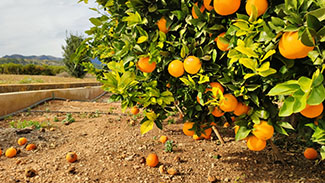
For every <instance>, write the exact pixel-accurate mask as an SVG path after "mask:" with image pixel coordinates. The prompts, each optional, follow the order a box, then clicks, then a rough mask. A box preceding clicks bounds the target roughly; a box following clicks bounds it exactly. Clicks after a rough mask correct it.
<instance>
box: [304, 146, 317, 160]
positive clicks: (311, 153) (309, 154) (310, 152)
mask: <svg viewBox="0 0 325 183" xmlns="http://www.w3.org/2000/svg"><path fill="white" fill-rule="evenodd" d="M304 156H305V158H307V159H310V160H314V159H316V158H317V156H318V153H317V151H316V150H315V149H314V148H307V149H306V150H305V152H304Z"/></svg>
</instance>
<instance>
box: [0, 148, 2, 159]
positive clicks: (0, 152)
mask: <svg viewBox="0 0 325 183" xmlns="http://www.w3.org/2000/svg"><path fill="white" fill-rule="evenodd" d="M1 156H2V150H1V149H0V157H1Z"/></svg>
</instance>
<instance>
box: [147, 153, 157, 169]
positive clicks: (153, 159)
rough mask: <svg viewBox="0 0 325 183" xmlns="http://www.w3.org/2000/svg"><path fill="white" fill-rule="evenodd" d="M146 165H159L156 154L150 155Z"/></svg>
mask: <svg viewBox="0 0 325 183" xmlns="http://www.w3.org/2000/svg"><path fill="white" fill-rule="evenodd" d="M146 163H147V165H148V166H150V167H155V166H157V165H158V163H159V160H158V156H157V155H156V154H149V155H148V156H147V158H146Z"/></svg>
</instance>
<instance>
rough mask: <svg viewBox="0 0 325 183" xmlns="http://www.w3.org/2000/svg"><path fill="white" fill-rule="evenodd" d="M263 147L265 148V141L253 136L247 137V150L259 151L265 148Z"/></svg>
mask: <svg viewBox="0 0 325 183" xmlns="http://www.w3.org/2000/svg"><path fill="white" fill-rule="evenodd" d="M265 146H266V141H265V140H261V139H259V138H257V137H255V136H254V135H252V136H249V137H248V140H247V147H248V149H250V150H252V151H261V150H263V149H264V148H265Z"/></svg>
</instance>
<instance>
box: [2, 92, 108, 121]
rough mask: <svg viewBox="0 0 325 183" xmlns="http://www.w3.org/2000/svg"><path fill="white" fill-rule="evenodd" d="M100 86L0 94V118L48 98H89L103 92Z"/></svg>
mask: <svg viewBox="0 0 325 183" xmlns="http://www.w3.org/2000/svg"><path fill="white" fill-rule="evenodd" d="M103 92H104V91H103V89H102V88H101V87H100V86H93V87H83V88H68V89H53V90H39V91H26V92H12V93H1V94H0V118H1V117H3V116H6V115H8V114H11V113H13V112H16V111H19V110H22V109H24V108H26V107H29V106H31V105H33V104H36V103H38V102H39V101H41V100H44V99H48V98H53V97H56V98H65V99H70V100H91V99H94V98H96V97H98V96H99V95H101V94H102V93H103Z"/></svg>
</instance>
